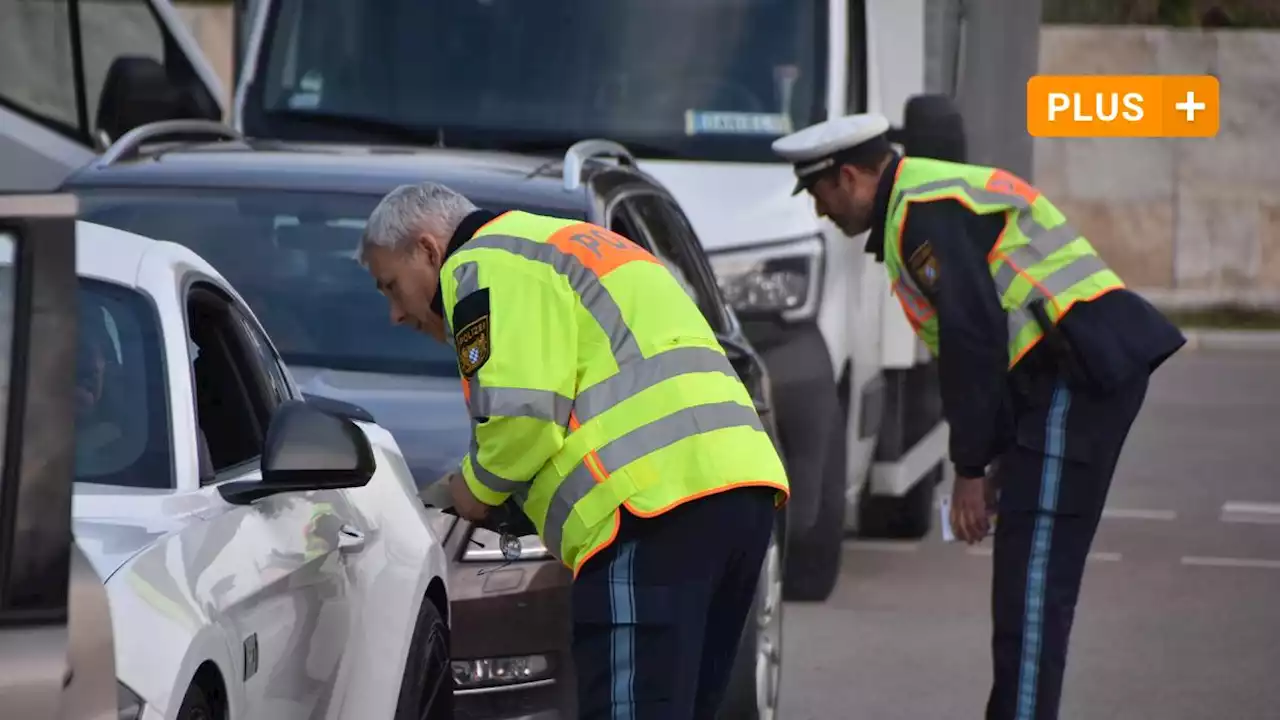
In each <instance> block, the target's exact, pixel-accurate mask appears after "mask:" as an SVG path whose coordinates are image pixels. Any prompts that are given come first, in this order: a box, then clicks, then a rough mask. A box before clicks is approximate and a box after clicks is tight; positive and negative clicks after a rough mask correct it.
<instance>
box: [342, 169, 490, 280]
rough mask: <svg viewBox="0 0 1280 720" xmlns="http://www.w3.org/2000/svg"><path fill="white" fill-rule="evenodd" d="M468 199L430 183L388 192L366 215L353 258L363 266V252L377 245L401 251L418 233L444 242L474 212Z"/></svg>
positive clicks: (474, 208) (473, 207)
mask: <svg viewBox="0 0 1280 720" xmlns="http://www.w3.org/2000/svg"><path fill="white" fill-rule="evenodd" d="M476 209H477V208H476V206H475V205H474V204H473V203H472V202H471V201H470V200H468V199H467V198H465V197H463V196H462V195H460V194H458V193H456V192H454V191H453V190H450V189H449V188H447V187H445V186H443V185H439V184H436V183H433V182H422V183H418V184H417V185H401V186H400V187H398V188H396V189H395V190H392V191H391V192H389V193H387V195H386V197H384V198H382V201H381V202H379V203H378V206H377V207H376V208H374V209H373V212H372V213H371V214H370V215H369V222H368V223H366V224H365V228H364V234H363V235H361V236H360V246H359V247H358V248H356V259H357V260H359V261H360V264H361V265H364V264H365V262H366V261H365V250H366V249H367V248H369V247H370V246H374V245H376V246H378V247H382V248H387V249H389V250H400V249H403V248H405V247H407V246H409V245H411V244H412V243H413V242H414V241H416V240H417V237H418V234H419V233H427V234H428V235H431V236H433V237H435V238H436V239H437V240H439V241H441V242H447V241H448V239H449V238H450V236H452V235H453V233H454V231H455V230H457V229H458V225H460V224H462V221H463V220H464V219H466V217H467V216H468V215H470V214H471V213H473V212H475V211H476Z"/></svg>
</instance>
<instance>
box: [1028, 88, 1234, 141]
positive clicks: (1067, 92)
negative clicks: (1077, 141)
mask: <svg viewBox="0 0 1280 720" xmlns="http://www.w3.org/2000/svg"><path fill="white" fill-rule="evenodd" d="M1218 91H1219V87H1218V79H1217V78H1216V77H1214V76H1212V75H1037V76H1035V77H1033V78H1031V80H1030V81H1029V82H1028V83H1027V132H1028V133H1030V134H1031V135H1032V136H1034V137H1163V138H1179V137H1213V136H1214V135H1217V134H1218V125H1219V114H1218V112H1219V102H1218Z"/></svg>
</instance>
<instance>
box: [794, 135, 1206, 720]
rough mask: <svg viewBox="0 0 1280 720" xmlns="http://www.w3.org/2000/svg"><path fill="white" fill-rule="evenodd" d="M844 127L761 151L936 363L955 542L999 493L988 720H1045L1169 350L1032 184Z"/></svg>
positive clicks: (983, 519)
mask: <svg viewBox="0 0 1280 720" xmlns="http://www.w3.org/2000/svg"><path fill="white" fill-rule="evenodd" d="M888 130H889V123H888V121H887V120H886V119H885V118H883V117H881V116H878V115H854V116H849V117H842V118H837V119H833V120H829V121H826V122H823V123H819V124H817V125H814V126H811V127H808V128H805V129H803V130H801V131H799V132H796V133H793V134H791V135H788V136H786V137H783V138H779V139H778V140H776V141H775V142H774V144H773V148H774V151H775V152H776V153H777V154H778V155H780V156H781V157H783V158H784V159H786V160H788V161H790V162H792V163H793V164H794V165H795V173H796V176H797V184H796V190H795V192H797V193H798V192H801V191H805V190H807V191H808V192H809V193H810V195H812V197H813V198H814V202H815V207H816V210H817V212H818V214H819V215H820V216H823V217H827V218H829V219H830V220H831V221H832V222H833V223H835V224H836V225H837V226H839V227H840V229H841V230H842V231H843V232H844V233H845V234H847V235H849V236H854V235H858V234H860V233H863V232H866V231H868V230H870V234H869V236H868V239H867V242H866V246H865V250H866V252H868V253H871V254H873V255H875V258H876V260H877V261H878V262H881V263H883V264H884V266H885V271H886V272H887V274H888V278H889V282H890V285H891V289H892V292H893V293H894V295H896V296H897V298H898V300H899V301H900V303H901V304H902V307H903V310H904V311H905V312H906V316H907V319H908V320H909V321H910V322H911V325H912V327H913V328H914V330H915V332H916V334H917V335H918V336H919V338H920V339H921V341H923V343H924V344H925V345H926V346H928V347H929V349H930V350H931V351H932V353H933V354H934V355H936V356H937V358H938V372H939V378H940V386H941V393H942V404H943V413H944V416H945V418H946V420H947V422H948V425H949V426H950V448H949V449H950V457H951V460H952V462H953V463H954V465H955V471H956V479H955V485H954V487H953V491H952V505H951V508H952V509H951V513H952V516H951V520H952V525H953V526H954V528H955V531H956V534H957V536H959V537H960V538H961V539H962V540H965V541H966V542H969V543H974V542H978V541H980V540H981V539H982V538H983V537H985V536H986V534H987V532H988V529H989V520H988V500H987V498H988V496H989V495H990V494H991V491H992V489H993V488H992V486H993V485H994V487H995V488H998V490H999V494H998V500H997V504H998V512H999V519H1000V520H999V523H998V524H997V527H996V531H995V549H994V559H993V562H994V576H993V582H992V615H993V617H992V624H993V628H992V630H993V633H992V655H993V657H992V661H993V666H994V667H993V670H994V683H993V685H992V688H991V693H990V697H989V700H988V704H987V717H988V718H990V719H993V720H994V719H1005V718H1009V719H1012V718H1018V719H1019V720H1030V719H1032V718H1035V719H1037V720H1046V719H1050V718H1056V717H1057V713H1058V705H1059V698H1060V694H1061V688H1062V677H1063V672H1064V669H1065V665H1066V655H1067V644H1068V638H1069V636H1070V632H1071V624H1072V620H1073V617H1074V613H1075V606H1076V601H1077V598H1078V596H1079V590H1080V582H1081V579H1082V577H1083V573H1084V563H1085V556H1086V555H1087V554H1088V551H1089V547H1090V545H1091V543H1092V542H1093V536H1094V533H1095V531H1096V529H1097V526H1098V521H1099V519H1100V518H1101V514H1102V508H1103V505H1104V504H1105V502H1106V497H1107V492H1108V490H1109V488H1110V484H1111V477H1112V474H1113V472H1114V470H1115V467H1116V462H1117V460H1118V459H1119V457H1120V453H1121V449H1122V448H1123V446H1124V442H1125V438H1126V437H1127V434H1128V432H1129V428H1130V426H1131V425H1132V423H1133V420H1134V418H1135V417H1136V415H1137V414H1138V411H1139V409H1140V408H1141V406H1142V402H1143V399H1144V397H1145V394H1146V390H1147V381H1148V377H1149V376H1150V374H1151V373H1152V372H1153V371H1154V370H1155V369H1156V368H1157V367H1159V366H1160V364H1161V363H1163V362H1164V361H1165V360H1166V359H1167V358H1168V357H1169V356H1170V355H1172V354H1173V353H1174V352H1176V351H1177V350H1178V349H1179V348H1180V347H1181V346H1182V345H1183V343H1184V342H1185V339H1184V338H1183V337H1182V335H1181V333H1179V331H1178V330H1177V328H1175V327H1173V326H1172V325H1171V324H1170V323H1169V322H1168V321H1167V320H1166V319H1165V318H1164V317H1163V316H1162V315H1160V313H1159V312H1157V311H1156V310H1155V308H1153V307H1151V306H1150V305H1149V304H1148V303H1147V302H1146V301H1145V300H1143V299H1142V298H1141V297H1139V296H1138V295H1136V294H1134V293H1132V292H1130V291H1129V290H1127V289H1126V288H1125V285H1124V282H1123V281H1122V280H1121V278H1120V277H1119V276H1118V275H1116V273H1115V272H1114V271H1112V270H1111V269H1110V268H1108V267H1107V265H1106V263H1105V262H1103V260H1102V258H1100V257H1099V256H1098V254H1097V253H1096V252H1095V251H1094V249H1093V247H1092V246H1091V245H1090V243H1089V241H1088V240H1087V239H1086V238H1085V237H1083V236H1082V235H1081V234H1080V233H1079V232H1078V231H1076V230H1075V229H1074V228H1072V227H1071V225H1070V224H1069V223H1068V222H1067V220H1066V218H1065V217H1064V216H1063V214H1062V213H1061V212H1060V211H1059V210H1058V208H1057V207H1055V206H1054V205H1053V203H1052V202H1050V201H1049V200H1048V198H1046V197H1045V196H1044V195H1043V194H1042V193H1040V192H1039V191H1038V190H1036V189H1035V188H1034V187H1032V186H1031V185H1029V184H1028V183H1026V182H1025V181H1023V180H1022V179H1020V178H1018V177H1016V176H1014V175H1013V174H1011V173H1008V172H1005V171H1003V170H999V169H995V168H990V167H980V166H975V165H967V164H960V163H951V162H943V161H939V160H932V159H927V158H917V157H910V156H908V157H900V156H899V155H898V154H897V153H896V152H894V150H893V147H892V145H890V143H889V140H888V138H887V136H886V133H887V131H888Z"/></svg>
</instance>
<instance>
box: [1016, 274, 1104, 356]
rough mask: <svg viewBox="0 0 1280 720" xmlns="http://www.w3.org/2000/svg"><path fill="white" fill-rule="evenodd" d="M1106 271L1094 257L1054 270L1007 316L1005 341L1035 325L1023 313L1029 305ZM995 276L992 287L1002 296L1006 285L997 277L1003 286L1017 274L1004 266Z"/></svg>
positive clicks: (1028, 314)
mask: <svg viewBox="0 0 1280 720" xmlns="http://www.w3.org/2000/svg"><path fill="white" fill-rule="evenodd" d="M1108 269H1109V268H1108V267H1107V264H1106V263H1105V262H1103V261H1102V258H1100V257H1098V256H1097V255H1081V256H1080V257H1078V258H1076V259H1075V260H1072V261H1071V262H1070V263H1067V264H1066V265H1063V266H1062V267H1060V268H1058V269H1057V270H1055V271H1054V272H1053V273H1052V274H1050V275H1047V276H1045V277H1044V278H1043V279H1041V280H1039V281H1038V284H1033V285H1032V286H1031V292H1029V293H1027V297H1026V299H1025V300H1023V301H1022V304H1021V305H1020V306H1019V307H1018V308H1017V309H1016V310H1014V311H1013V312H1010V313H1009V326H1008V327H1009V339H1010V340H1013V339H1014V338H1015V337H1016V336H1017V335H1018V332H1019V331H1021V330H1022V328H1023V327H1026V325H1027V323H1029V322H1034V321H1035V316H1034V315H1032V314H1031V313H1030V312H1029V311H1028V310H1025V309H1024V308H1025V307H1026V306H1027V305H1029V304H1030V303H1031V302H1032V301H1034V300H1039V299H1046V300H1047V299H1048V298H1049V297H1050V296H1053V297H1056V296H1058V295H1061V294H1062V293H1064V292H1066V291H1067V290H1070V289H1071V287H1072V286H1073V285H1075V284H1076V283H1078V282H1080V281H1081V280H1085V279H1087V278H1088V277H1090V276H1091V275H1093V274H1095V273H1099V272H1102V271H1103V270H1108ZM996 275H997V281H996V285H997V286H998V287H1003V289H1002V290H1001V294H1002V295H1003V294H1004V290H1007V289H1008V285H1007V284H1002V281H1001V280H1000V279H999V277H1000V276H1004V280H1003V283H1012V282H1013V280H1014V279H1015V278H1017V276H1018V274H1017V272H1016V271H1014V270H1013V268H1011V267H1009V264H1008V263H1004V264H1003V265H1001V266H1000V270H999V271H997V272H996Z"/></svg>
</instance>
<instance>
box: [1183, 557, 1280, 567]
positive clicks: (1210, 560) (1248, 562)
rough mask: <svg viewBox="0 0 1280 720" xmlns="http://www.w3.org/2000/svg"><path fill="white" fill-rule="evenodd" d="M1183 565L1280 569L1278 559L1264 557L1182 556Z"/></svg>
mask: <svg viewBox="0 0 1280 720" xmlns="http://www.w3.org/2000/svg"><path fill="white" fill-rule="evenodd" d="M1182 564H1183V565H1196V566H1200V567H1229V568H1257V569H1261V570H1280V560H1267V559H1265V558H1231V557H1196V556H1184V557H1183V558H1182Z"/></svg>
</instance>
